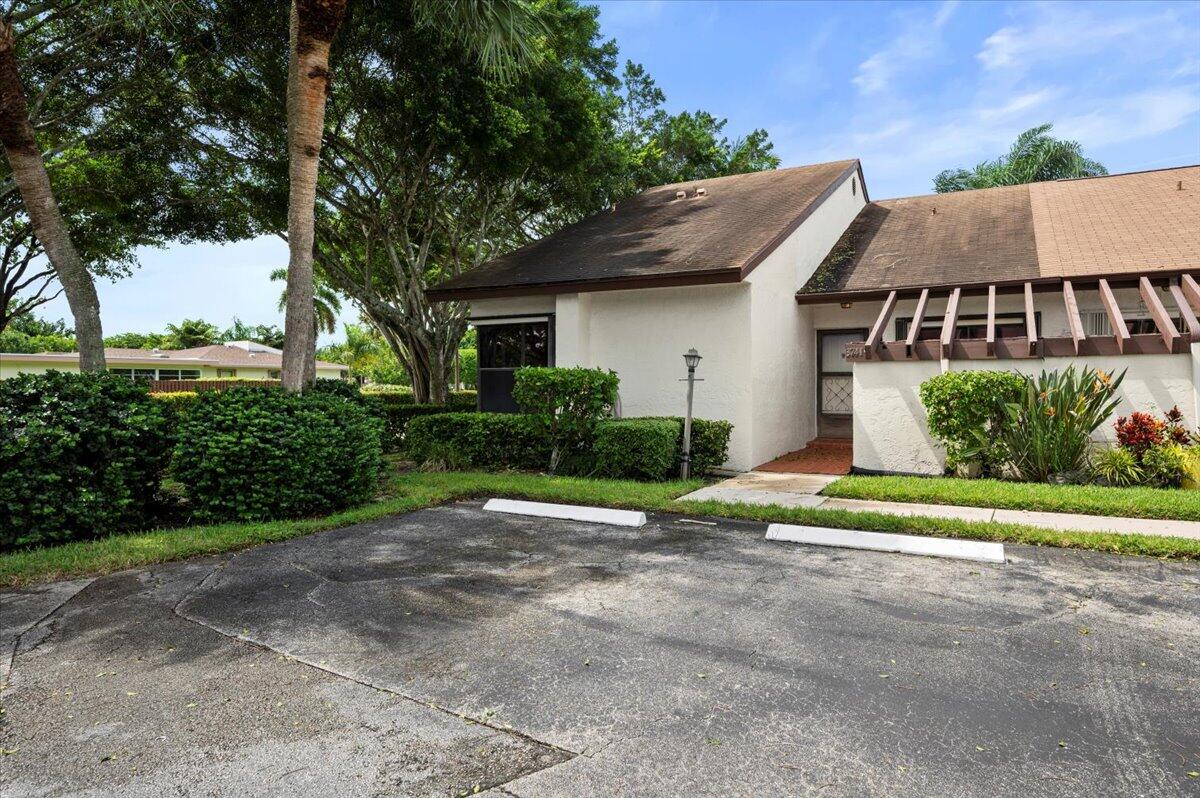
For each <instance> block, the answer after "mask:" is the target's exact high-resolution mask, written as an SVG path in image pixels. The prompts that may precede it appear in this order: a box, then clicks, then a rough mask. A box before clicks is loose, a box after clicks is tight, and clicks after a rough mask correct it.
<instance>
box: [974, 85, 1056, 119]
mask: <svg viewBox="0 0 1200 798" xmlns="http://www.w3.org/2000/svg"><path fill="white" fill-rule="evenodd" d="M1060 93H1061V92H1060V91H1059V90H1058V89H1053V88H1047V89H1039V90H1038V91H1030V92H1026V93H1024V94H1018V95H1017V96H1016V97H1013V98H1012V99H1010V100H1008V101H1007V102H1004V103H1002V104H1001V105H998V106H994V107H985V108H980V109H979V117H980V118H981V119H1003V118H1005V117H1009V116H1012V115H1014V114H1020V113H1023V112H1025V111H1028V110H1030V109H1033V108H1039V107H1041V106H1043V105H1045V104H1046V103H1047V102H1049V101H1050V100H1052V99H1053V98H1054V97H1057V96H1058V95H1059V94H1060Z"/></svg>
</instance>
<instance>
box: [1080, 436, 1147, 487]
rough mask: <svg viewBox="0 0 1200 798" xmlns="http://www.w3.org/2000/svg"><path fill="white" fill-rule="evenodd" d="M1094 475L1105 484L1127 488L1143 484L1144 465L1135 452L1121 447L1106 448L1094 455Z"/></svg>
mask: <svg viewBox="0 0 1200 798" xmlns="http://www.w3.org/2000/svg"><path fill="white" fill-rule="evenodd" d="M1092 476H1093V477H1095V478H1096V480H1097V481H1099V482H1101V483H1102V484H1104V485H1109V486H1111V487H1114V488H1127V487H1130V486H1131V485H1140V484H1142V479H1143V473H1142V467H1141V465H1139V464H1138V461H1137V458H1136V457H1134V456H1133V452H1131V451H1129V450H1128V449H1123V448H1121V447H1119V446H1118V447H1113V448H1104V449H1100V450H1099V451H1098V452H1096V454H1095V455H1093V457H1092Z"/></svg>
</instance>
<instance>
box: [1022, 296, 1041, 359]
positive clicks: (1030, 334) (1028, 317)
mask: <svg viewBox="0 0 1200 798" xmlns="http://www.w3.org/2000/svg"><path fill="white" fill-rule="evenodd" d="M1025 339H1026V340H1027V341H1029V356H1030V357H1033V356H1034V355H1036V354H1037V345H1038V336H1037V313H1035V312H1034V310H1033V283H1025Z"/></svg>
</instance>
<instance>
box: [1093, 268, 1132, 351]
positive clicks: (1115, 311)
mask: <svg viewBox="0 0 1200 798" xmlns="http://www.w3.org/2000/svg"><path fill="white" fill-rule="evenodd" d="M1099 288H1100V301H1101V302H1103V303H1104V309H1105V310H1106V311H1108V323H1109V325H1110V326H1111V327H1112V329H1113V340H1115V341H1116V342H1117V351H1118V352H1120V353H1122V354H1124V353H1125V344H1126V342H1127V341H1129V326H1128V325H1127V324H1125V317H1124V316H1122V315H1121V308H1119V307H1117V298H1116V297H1115V296H1113V292H1112V288H1111V287H1110V286H1109V284H1108V280H1101V281H1100V285H1099Z"/></svg>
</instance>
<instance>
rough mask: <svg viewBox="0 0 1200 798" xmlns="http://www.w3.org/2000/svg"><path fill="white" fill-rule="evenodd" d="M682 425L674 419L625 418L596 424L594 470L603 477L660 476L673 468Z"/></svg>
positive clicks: (671, 471) (668, 472)
mask: <svg viewBox="0 0 1200 798" xmlns="http://www.w3.org/2000/svg"><path fill="white" fill-rule="evenodd" d="M682 434H683V427H682V425H681V424H680V423H679V422H678V421H674V420H672V419H658V418H627V419H613V420H611V421H601V422H600V423H599V424H598V425H596V442H595V445H594V446H593V454H594V457H595V464H596V465H595V469H596V474H597V475H599V476H603V477H614V478H623V479H642V480H654V481H658V480H664V479H667V478H668V477H670V476H671V475H672V474H673V473H674V471H675V465H676V463H677V462H678V446H679V441H680V440H681V438H682Z"/></svg>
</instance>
